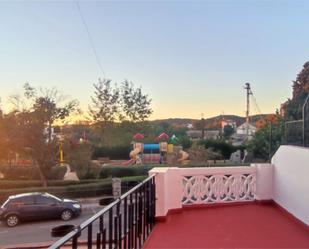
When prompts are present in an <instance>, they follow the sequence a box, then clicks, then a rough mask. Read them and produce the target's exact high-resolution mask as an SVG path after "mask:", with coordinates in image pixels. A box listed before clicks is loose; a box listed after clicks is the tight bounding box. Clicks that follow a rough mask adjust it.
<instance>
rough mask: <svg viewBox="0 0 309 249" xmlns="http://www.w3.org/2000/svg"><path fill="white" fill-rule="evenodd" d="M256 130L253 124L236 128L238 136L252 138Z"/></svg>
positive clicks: (244, 124)
mask: <svg viewBox="0 0 309 249" xmlns="http://www.w3.org/2000/svg"><path fill="white" fill-rule="evenodd" d="M256 130H257V128H256V127H255V126H254V125H253V124H250V123H247V122H245V123H243V124H241V125H240V126H238V127H237V128H236V134H240V135H248V136H249V137H252V136H253V135H254V134H255V132H256Z"/></svg>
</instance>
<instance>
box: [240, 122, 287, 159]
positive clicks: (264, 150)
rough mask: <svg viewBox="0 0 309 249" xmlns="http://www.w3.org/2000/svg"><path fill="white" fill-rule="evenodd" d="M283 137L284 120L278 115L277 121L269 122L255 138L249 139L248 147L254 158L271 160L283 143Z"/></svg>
mask: <svg viewBox="0 0 309 249" xmlns="http://www.w3.org/2000/svg"><path fill="white" fill-rule="evenodd" d="M283 138H284V121H283V119H282V118H281V119H280V117H279V116H278V119H277V120H276V121H275V122H273V123H271V122H268V123H267V124H266V125H265V126H264V127H263V128H261V129H259V130H258V131H257V132H256V133H255V136H254V137H253V139H252V140H250V141H248V143H247V144H246V148H247V149H248V151H249V152H250V153H251V154H252V155H253V157H254V158H259V159H264V160H269V159H270V157H271V156H272V155H273V154H274V153H275V152H276V150H277V149H278V148H279V146H280V145H281V144H282V143H283Z"/></svg>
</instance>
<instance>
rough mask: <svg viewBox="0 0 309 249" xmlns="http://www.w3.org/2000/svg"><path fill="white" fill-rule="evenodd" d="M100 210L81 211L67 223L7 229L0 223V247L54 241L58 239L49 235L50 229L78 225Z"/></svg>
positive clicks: (30, 223) (58, 222)
mask: <svg viewBox="0 0 309 249" xmlns="http://www.w3.org/2000/svg"><path fill="white" fill-rule="evenodd" d="M101 208H102V207H100V206H93V207H91V208H88V209H87V210H83V212H82V214H81V215H80V216H79V217H77V218H74V219H72V220H70V221H67V222H65V221H62V220H49V221H36V222H27V223H21V224H19V225H18V226H17V227H14V228H8V227H7V226H6V225H5V224H3V223H0V247H1V248H5V246H8V245H16V244H22V243H36V242H46V241H56V240H57V239H58V238H53V237H51V235H50V230H51V228H53V227H55V226H59V225H63V224H74V225H79V224H81V223H82V222H83V221H85V220H86V219H88V218H89V217H91V216H92V215H93V214H95V213H96V212H97V211H99V210H100V209H101ZM96 227H98V224H94V228H93V230H94V231H96Z"/></svg>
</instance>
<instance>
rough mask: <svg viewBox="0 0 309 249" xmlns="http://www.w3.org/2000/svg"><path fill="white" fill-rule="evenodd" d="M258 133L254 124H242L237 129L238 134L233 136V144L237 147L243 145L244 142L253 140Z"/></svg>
mask: <svg viewBox="0 0 309 249" xmlns="http://www.w3.org/2000/svg"><path fill="white" fill-rule="evenodd" d="M256 131H257V128H256V126H254V125H253V124H250V123H243V124H241V125H240V126H238V127H237V128H236V133H234V134H233V135H232V136H231V139H232V144H233V145H235V146H238V145H242V144H243V143H244V142H246V141H248V140H251V139H252V138H253V136H254V134H255V133H256Z"/></svg>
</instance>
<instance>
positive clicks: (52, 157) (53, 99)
mask: <svg viewBox="0 0 309 249" xmlns="http://www.w3.org/2000/svg"><path fill="white" fill-rule="evenodd" d="M13 99H14V101H15V103H16V106H15V110H14V111H13V112H11V113H10V114H9V115H8V116H7V121H8V122H10V125H11V126H12V127H13V131H14V133H15V134H14V135H15V140H11V138H10V137H8V147H9V148H10V149H11V150H15V151H18V152H19V153H25V154H29V155H30V156H31V157H32V159H33V161H34V162H35V164H36V165H37V166H38V169H39V172H40V176H41V180H42V184H43V186H47V176H48V172H49V170H50V168H51V167H52V166H53V165H54V164H55V163H56V162H57V160H56V156H57V139H56V138H54V137H52V126H53V125H54V123H55V122H58V121H61V120H64V119H65V118H66V117H68V116H69V115H70V114H71V113H73V112H75V111H78V103H77V101H76V100H72V101H65V97H63V96H62V95H60V94H59V92H58V91H57V90H56V89H55V88H52V89H41V88H40V89H36V88H34V87H32V86H30V85H29V84H25V85H24V98H22V97H20V96H14V98H13ZM64 102H65V103H64ZM20 103H24V104H23V106H20V105H19V104H20ZM7 130H8V129H7ZM10 143H11V144H10Z"/></svg>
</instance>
